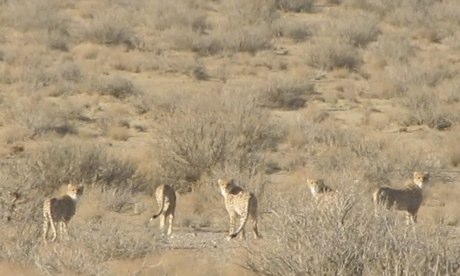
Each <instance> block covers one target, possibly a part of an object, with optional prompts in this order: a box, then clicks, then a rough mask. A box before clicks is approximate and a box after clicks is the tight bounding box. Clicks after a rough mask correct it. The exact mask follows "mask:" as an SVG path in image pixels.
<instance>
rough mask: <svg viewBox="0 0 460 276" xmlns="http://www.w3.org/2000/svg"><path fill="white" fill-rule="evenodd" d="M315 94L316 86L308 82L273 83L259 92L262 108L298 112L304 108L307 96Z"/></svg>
mask: <svg viewBox="0 0 460 276" xmlns="http://www.w3.org/2000/svg"><path fill="white" fill-rule="evenodd" d="M314 92H315V89H314V85H313V83H311V82H308V81H296V80H291V81H289V80H287V81H280V80H278V81H273V82H271V83H269V84H268V85H267V87H265V88H263V89H261V91H260V92H259V93H260V95H259V101H260V102H261V106H264V107H269V108H279V109H284V110H296V109H299V108H302V107H304V105H305V103H306V101H307V96H308V95H309V94H313V93H314Z"/></svg>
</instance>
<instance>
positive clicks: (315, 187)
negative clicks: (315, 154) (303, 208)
mask: <svg viewBox="0 0 460 276" xmlns="http://www.w3.org/2000/svg"><path fill="white" fill-rule="evenodd" d="M307 185H308V187H309V188H310V192H311V195H312V196H313V197H314V198H315V199H316V200H317V199H318V198H319V197H320V196H321V195H325V194H327V193H335V191H334V190H333V189H331V188H329V187H328V186H326V184H324V180H322V179H316V178H308V179H307Z"/></svg>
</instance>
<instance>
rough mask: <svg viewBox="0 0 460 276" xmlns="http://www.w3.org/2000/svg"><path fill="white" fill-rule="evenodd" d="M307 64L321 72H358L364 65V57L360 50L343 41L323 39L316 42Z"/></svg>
mask: <svg viewBox="0 0 460 276" xmlns="http://www.w3.org/2000/svg"><path fill="white" fill-rule="evenodd" d="M307 62H308V63H309V64H310V65H311V66H313V67H315V68H318V69H321V70H333V69H338V68H345V69H349V70H357V69H359V67H360V66H361V64H362V57H361V55H360V53H359V52H358V50H356V49H355V48H354V47H353V46H352V45H350V44H349V43H348V42H347V41H345V40H343V39H329V38H321V39H316V40H315V44H314V46H313V47H312V49H310V51H309V53H308V57H307Z"/></svg>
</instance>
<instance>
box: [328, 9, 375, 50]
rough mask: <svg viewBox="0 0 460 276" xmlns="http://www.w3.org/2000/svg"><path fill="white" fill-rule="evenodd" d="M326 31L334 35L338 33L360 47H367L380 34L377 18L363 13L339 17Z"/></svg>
mask: <svg viewBox="0 0 460 276" xmlns="http://www.w3.org/2000/svg"><path fill="white" fill-rule="evenodd" d="M348 16H351V17H348ZM326 32H327V33H328V35H332V36H333V35H334V33H337V35H338V36H339V37H341V38H343V39H344V40H345V41H348V42H350V44H351V45H353V46H355V47H359V48H364V47H366V46H367V44H369V43H370V42H372V41H375V40H376V39H377V37H378V35H379V34H380V30H379V28H378V25H377V21H376V19H375V18H373V17H371V16H364V15H361V14H352V15H347V18H343V19H339V20H338V21H336V22H334V24H332V26H331V27H330V28H327V31H326Z"/></svg>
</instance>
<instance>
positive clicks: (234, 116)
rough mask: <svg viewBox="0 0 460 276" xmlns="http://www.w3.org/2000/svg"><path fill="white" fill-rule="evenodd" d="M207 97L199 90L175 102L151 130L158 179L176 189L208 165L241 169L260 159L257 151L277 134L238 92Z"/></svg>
mask: <svg viewBox="0 0 460 276" xmlns="http://www.w3.org/2000/svg"><path fill="white" fill-rule="evenodd" d="M211 98H212V97H210V95H200V96H198V97H196V98H195V99H193V100H192V101H191V102H189V103H188V106H187V107H185V106H181V107H178V109H177V112H173V113H172V114H169V115H168V117H167V118H165V120H164V121H163V122H161V125H160V127H159V128H158V130H156V131H155V133H156V135H158V136H157V137H156V138H157V139H159V140H158V150H159V151H160V154H161V155H160V157H159V160H160V165H161V167H162V169H163V172H162V173H163V175H162V178H164V179H165V180H164V181H166V182H172V183H176V184H175V185H176V189H177V190H189V189H191V186H190V185H191V184H193V183H194V182H196V181H198V180H199V179H200V178H201V177H203V176H205V175H206V174H208V175H209V173H210V172H211V171H212V170H213V169H218V168H222V167H225V166H232V165H234V166H236V167H237V168H238V170H240V171H246V170H247V169H248V168H251V167H252V166H255V165H256V164H257V163H260V162H262V159H261V155H260V153H261V152H262V151H263V150H266V149H269V148H272V147H273V146H274V145H275V143H276V141H277V140H278V139H279V137H280V131H276V130H274V129H272V127H271V123H270V121H269V120H268V119H269V118H268V117H267V115H266V113H265V112H264V111H263V110H260V109H258V108H257V107H256V106H255V105H254V104H253V102H252V101H248V100H245V99H247V98H245V97H244V95H243V94H240V95H238V96H237V95H220V98H221V99H222V102H219V103H218V104H216V102H215V101H214V100H212V101H211V100H210V99H211ZM243 118H244V119H243Z"/></svg>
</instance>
